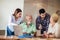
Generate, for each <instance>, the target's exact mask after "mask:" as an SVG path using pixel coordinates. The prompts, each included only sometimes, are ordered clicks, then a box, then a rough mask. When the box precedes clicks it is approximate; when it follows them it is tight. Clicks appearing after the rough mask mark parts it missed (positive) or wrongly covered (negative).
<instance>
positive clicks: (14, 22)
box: [7, 8, 22, 36]
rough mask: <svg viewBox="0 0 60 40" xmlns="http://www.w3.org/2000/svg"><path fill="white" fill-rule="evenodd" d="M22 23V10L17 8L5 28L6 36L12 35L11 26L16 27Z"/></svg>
mask: <svg viewBox="0 0 60 40" xmlns="http://www.w3.org/2000/svg"><path fill="white" fill-rule="evenodd" d="M21 22H22V10H21V9H19V8H17V9H16V10H15V12H14V14H12V15H11V17H10V20H9V23H8V26H7V36H11V35H14V29H13V26H18V25H19V24H21Z"/></svg>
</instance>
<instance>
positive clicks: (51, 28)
mask: <svg viewBox="0 0 60 40" xmlns="http://www.w3.org/2000/svg"><path fill="white" fill-rule="evenodd" d="M58 28H59V25H58V23H55V25H54V26H53V27H52V25H51V24H49V28H48V32H47V34H49V33H53V34H54V35H55V36H56V37H58V30H59V29H58Z"/></svg>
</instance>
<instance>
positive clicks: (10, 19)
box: [8, 16, 17, 25]
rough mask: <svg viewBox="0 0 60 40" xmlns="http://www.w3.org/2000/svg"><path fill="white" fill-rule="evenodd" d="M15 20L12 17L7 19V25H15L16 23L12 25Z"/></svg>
mask: <svg viewBox="0 0 60 40" xmlns="http://www.w3.org/2000/svg"><path fill="white" fill-rule="evenodd" d="M14 21H15V19H14V17H13V16H10V17H9V24H8V25H17V24H16V23H14Z"/></svg>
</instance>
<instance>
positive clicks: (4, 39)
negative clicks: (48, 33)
mask: <svg viewBox="0 0 60 40" xmlns="http://www.w3.org/2000/svg"><path fill="white" fill-rule="evenodd" d="M0 40H60V38H39V37H36V38H18V37H17V36H0Z"/></svg>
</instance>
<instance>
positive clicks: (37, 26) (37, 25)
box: [36, 18, 40, 30]
mask: <svg viewBox="0 0 60 40" xmlns="http://www.w3.org/2000/svg"><path fill="white" fill-rule="evenodd" d="M39 26H40V23H39V19H38V18H37V19H36V29H37V30H40V29H39Z"/></svg>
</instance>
